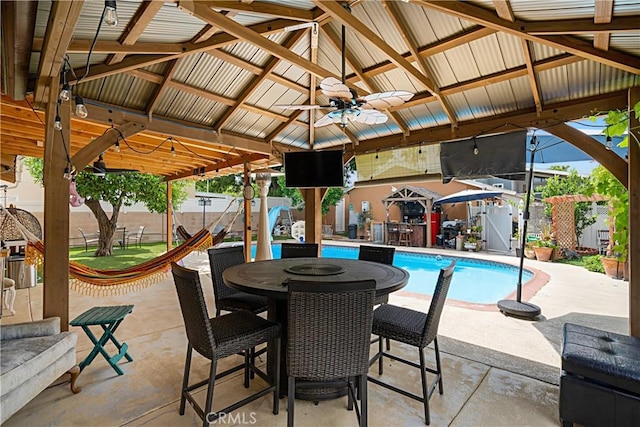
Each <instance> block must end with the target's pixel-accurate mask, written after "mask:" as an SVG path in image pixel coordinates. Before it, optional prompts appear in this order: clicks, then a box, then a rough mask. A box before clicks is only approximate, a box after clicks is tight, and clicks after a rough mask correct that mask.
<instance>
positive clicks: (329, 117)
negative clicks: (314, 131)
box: [313, 113, 340, 128]
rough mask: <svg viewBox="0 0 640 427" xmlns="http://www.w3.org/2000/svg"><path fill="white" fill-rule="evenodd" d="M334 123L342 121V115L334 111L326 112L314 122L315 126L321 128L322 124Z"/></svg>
mask: <svg viewBox="0 0 640 427" xmlns="http://www.w3.org/2000/svg"><path fill="white" fill-rule="evenodd" d="M334 123H340V116H339V115H334V113H329V114H325V115H324V116H322V117H321V118H320V119H319V120H316V122H315V123H314V124H313V127H314V128H319V127H322V126H327V125H332V124H334Z"/></svg>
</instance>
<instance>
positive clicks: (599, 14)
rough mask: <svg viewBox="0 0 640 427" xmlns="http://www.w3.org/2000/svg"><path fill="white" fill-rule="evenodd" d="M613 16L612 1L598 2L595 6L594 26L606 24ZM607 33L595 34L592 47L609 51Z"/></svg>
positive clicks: (608, 35)
mask: <svg viewBox="0 0 640 427" xmlns="http://www.w3.org/2000/svg"><path fill="white" fill-rule="evenodd" d="M612 16H613V0H600V1H597V2H596V4H595V11H594V16H593V22H594V23H596V24H608V23H610V22H611V17H612ZM609 39H610V34H609V33H597V34H594V36H593V47H595V48H596V49H600V50H609Z"/></svg>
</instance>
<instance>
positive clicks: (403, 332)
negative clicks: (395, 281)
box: [368, 261, 456, 424]
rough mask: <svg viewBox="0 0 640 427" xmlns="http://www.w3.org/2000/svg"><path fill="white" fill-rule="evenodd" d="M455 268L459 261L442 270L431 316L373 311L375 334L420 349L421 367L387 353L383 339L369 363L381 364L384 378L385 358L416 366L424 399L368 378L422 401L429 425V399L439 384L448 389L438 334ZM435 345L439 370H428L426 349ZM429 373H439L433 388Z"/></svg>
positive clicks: (398, 310)
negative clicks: (442, 365)
mask: <svg viewBox="0 0 640 427" xmlns="http://www.w3.org/2000/svg"><path fill="white" fill-rule="evenodd" d="M455 265H456V262H455V261H453V262H452V263H451V264H450V265H449V267H447V268H445V269H442V270H440V275H439V277H438V282H437V284H436V288H435V290H434V292H433V297H432V299H431V306H430V307H429V312H428V313H423V312H421V311H416V310H411V309H408V308H405V307H398V306H395V305H392V304H382V305H381V306H379V307H378V308H376V309H375V311H374V312H373V329H372V332H373V334H374V335H378V336H380V338H390V339H392V340H395V341H399V342H401V343H404V344H408V345H412V346H414V347H417V348H418V353H419V356H420V364H416V363H414V362H412V361H409V360H406V359H403V358H401V357H399V356H396V355H394V354H391V353H386V352H384V350H383V348H382V339H380V341H379V342H378V353H377V354H376V355H375V356H374V357H373V358H372V359H371V360H370V361H369V365H370V366H371V365H373V364H374V363H375V362H376V361H378V373H379V374H380V375H382V374H383V363H382V360H383V357H388V358H390V359H393V360H396V361H398V362H401V363H404V364H406V365H409V366H413V367H414V368H419V369H420V378H421V380H422V396H418V395H416V394H413V393H410V392H408V391H406V390H403V389H401V388H398V387H395V386H393V385H391V384H387V383H384V382H382V381H380V380H378V379H377V378H373V377H371V376H369V378H368V379H369V381H371V382H372V383H374V384H377V385H379V386H382V387H385V388H388V389H389V390H393V391H395V392H397V393H400V394H402V395H403V396H407V397H410V398H412V399H415V400H417V401H419V402H422V404H423V406H424V417H425V423H426V424H429V423H430V422H431V418H430V414H429V398H430V397H431V395H432V394H433V392H434V391H435V387H436V384H438V391H439V392H440V394H443V393H444V389H443V387H442V367H441V365H440V350H439V349H438V338H437V334H438V325H439V324H440V316H441V314H442V309H443V307H444V302H445V300H446V298H447V292H448V291H449V285H450V284H451V277H452V276H453V269H454V268H455ZM432 342H433V347H434V352H435V359H436V369H431V368H428V367H427V366H426V365H425V360H424V359H425V358H424V348H425V347H426V346H427V345H429V344H431V343H432ZM427 372H429V373H432V374H435V378H434V380H433V382H432V383H431V385H428V384H427V375H426V373H427Z"/></svg>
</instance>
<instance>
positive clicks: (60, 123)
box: [53, 115, 62, 130]
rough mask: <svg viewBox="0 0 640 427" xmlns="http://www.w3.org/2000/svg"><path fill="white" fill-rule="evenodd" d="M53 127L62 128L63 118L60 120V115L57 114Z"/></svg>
mask: <svg viewBox="0 0 640 427" xmlns="http://www.w3.org/2000/svg"><path fill="white" fill-rule="evenodd" d="M53 128H54V129H55V130H62V120H60V116H57V115H56V120H55V121H54V122H53Z"/></svg>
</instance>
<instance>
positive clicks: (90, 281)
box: [25, 229, 226, 297]
mask: <svg viewBox="0 0 640 427" xmlns="http://www.w3.org/2000/svg"><path fill="white" fill-rule="evenodd" d="M225 235H226V230H223V231H221V232H219V233H218V234H216V235H215V236H214V237H212V236H211V233H209V231H208V230H206V229H202V230H200V231H199V232H197V233H196V234H194V235H193V236H191V237H190V238H189V239H187V240H186V241H185V242H184V243H182V244H181V245H180V246H177V247H175V248H173V249H172V250H170V251H169V252H166V253H164V254H162V255H160V256H158V257H156V258H153V259H151V260H148V261H145V262H143V263H142V264H139V265H136V266H133V267H127V268H125V269H122V270H98V269H93V268H91V267H88V266H86V265H83V264H80V263H78V262H75V261H69V275H70V278H69V286H70V288H71V289H73V290H74V291H75V292H77V293H79V294H81V295H89V296H92V297H101V296H111V295H124V294H127V293H129V292H132V291H138V290H141V289H144V288H148V287H149V286H151V285H154V284H156V283H158V282H161V281H163V280H165V279H166V278H167V277H168V275H169V269H170V266H171V263H172V262H177V261H179V260H181V259H182V258H184V257H185V256H187V255H188V254H189V253H191V252H194V251H198V252H204V251H206V250H207V249H208V248H210V247H212V246H214V245H216V244H218V243H220V242H222V241H223V240H224V236H225ZM25 263H27V264H30V265H42V264H43V263H44V244H43V243H42V241H35V242H29V244H28V245H27V250H26V254H25Z"/></svg>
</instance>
